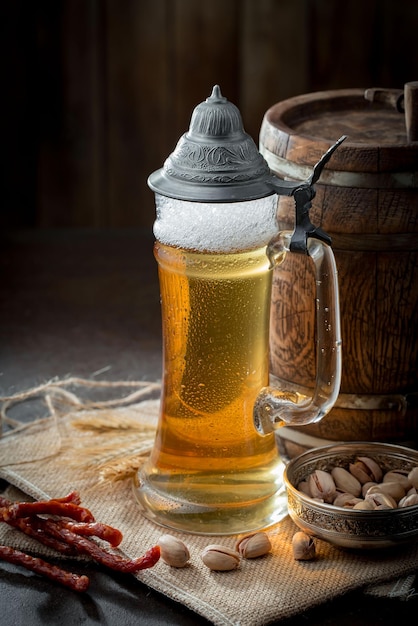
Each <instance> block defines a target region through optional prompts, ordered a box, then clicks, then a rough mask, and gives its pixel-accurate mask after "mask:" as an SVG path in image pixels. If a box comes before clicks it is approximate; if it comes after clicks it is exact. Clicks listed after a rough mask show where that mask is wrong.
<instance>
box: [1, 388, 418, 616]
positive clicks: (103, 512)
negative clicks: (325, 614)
mask: <svg viewBox="0 0 418 626" xmlns="http://www.w3.org/2000/svg"><path fill="white" fill-rule="evenodd" d="M101 385H102V383H97V382H94V385H92V384H91V383H90V381H86V385H85V381H82V380H80V379H68V380H66V381H51V382H50V383H48V384H46V385H45V386H41V388H37V389H36V390H31V391H29V392H26V394H23V399H24V400H26V399H29V398H32V397H34V394H35V392H36V393H38V394H39V393H40V394H41V395H43V396H45V397H47V396H49V399H47V400H45V405H46V406H47V409H48V414H47V415H46V416H42V417H41V418H39V420H38V421H35V423H34V424H27V425H25V426H23V427H22V428H21V427H20V426H21V425H20V424H14V423H11V422H10V421H9V417H10V416H9V414H8V409H10V408H11V407H12V406H15V404H14V403H15V401H17V396H13V397H11V398H4V399H3V400H4V402H5V403H6V404H7V406H6V410H5V411H4V412H3V420H4V419H7V422H6V426H7V428H8V429H10V430H13V431H14V432H11V434H8V435H5V436H4V437H3V438H2V439H0V477H2V478H4V479H6V480H7V481H8V482H9V483H10V484H11V485H13V486H14V487H16V488H18V489H20V490H21V491H22V492H23V493H24V494H27V495H29V496H31V497H33V498H44V497H60V496H63V495H64V494H66V493H68V492H69V491H72V490H78V491H79V492H80V495H81V498H82V502H83V504H84V505H85V506H87V507H88V508H89V509H90V510H91V511H92V512H93V514H94V515H95V516H96V518H97V519H99V520H101V521H104V522H107V523H108V524H111V525H114V526H116V527H118V528H119V529H120V530H121V531H122V533H123V537H124V539H123V542H122V544H121V546H120V548H121V551H122V552H123V553H124V554H126V555H127V556H129V557H136V556H139V555H140V554H142V553H143V552H144V551H145V550H146V549H147V548H149V547H150V546H152V545H155V544H156V543H158V540H159V537H160V536H161V534H164V533H165V532H167V531H166V530H163V529H161V528H159V527H158V526H156V525H154V524H153V523H152V522H150V521H148V520H147V519H146V518H145V517H144V516H143V515H142V513H141V511H140V509H139V506H138V504H137V502H136V500H135V497H134V493H133V489H132V481H131V479H130V478H128V477H127V476H128V475H125V476H124V478H125V479H123V480H114V477H112V476H110V477H109V476H108V477H107V478H105V477H104V476H103V475H102V476H101V475H100V468H101V465H100V458H102V460H103V458H104V457H103V455H104V451H105V448H106V447H107V450H108V452H109V450H110V453H111V452H112V447H116V446H115V445H114V443H115V441H116V440H118V441H119V444H118V446H119V452H121V455H120V459H119V460H121V459H122V458H124V455H125V458H128V457H127V456H126V450H127V449H128V447H127V445H125V444H127V441H128V438H129V440H130V443H132V442H133V441H134V442H135V438H136V439H137V441H136V445H137V447H138V449H140V450H142V453H140V455H139V456H141V454H142V455H143V456H144V455H146V454H147V453H148V451H149V449H150V446H151V445H152V443H151V442H152V438H153V436H154V432H155V425H156V421H157V419H158V409H159V401H158V397H157V398H155V397H154V394H157V395H158V390H159V385H158V384H157V383H142V382H141V383H127V384H126V385H125V384H122V385H120V384H119V383H113V384H112V386H113V385H115V387H116V386H119V387H121V388H123V389H125V391H126V389H128V390H129V393H128V395H126V396H124V397H123V398H119V399H117V400H113V399H112V400H107V399H106V400H103V401H98V400H94V401H91V400H90V399H87V400H81V399H80V398H79V396H78V395H77V394H76V393H75V391H74V387H76V388H77V387H78V388H80V389H81V388H82V389H88V390H89V391H91V390H92V389H93V387H94V390H95V392H97V391H98V390H101V391H103V390H105V389H104V387H101ZM104 385H105V386H107V385H109V383H104ZM135 385H137V387H136V388H135ZM63 389H64V390H65V393H62V390H63ZM112 390H114V389H112ZM107 391H108V390H107ZM136 394H138V395H136ZM128 398H129V400H128ZM21 399H22V394H21ZM104 403H105V404H104ZM13 419H14V418H13ZM118 423H119V425H120V428H118V426H117V424H118ZM125 436H126V439H125V441H124V442H123V439H124V437H125ZM112 438H115V439H114V440H113V442H112ZM93 441H94V442H95V443H94V445H95V446H96V449H95V450H92V449H91V448H92V446H93ZM22 446H23V448H24V453H23V454H22V452H21V449H22ZM39 446H40V448H41V449H42V451H41V452H40V451H39ZM89 448H90V453H89V454H86V450H88V449H89ZM75 454H77V455H78V457H79V459H83V464H80V463H71V459H72V458H74V455H75ZM128 456H129V455H128ZM139 462H140V461H139ZM87 466H88V467H89V469H88V470H87V469H86V468H87ZM122 473H123V472H122ZM98 486H99V487H100V488H98ZM20 497H22V496H20ZM268 532H269V535H270V539H271V543H272V551H271V553H270V554H268V555H267V556H265V557H262V558H261V559H255V560H253V561H245V560H243V561H242V563H241V565H240V567H239V569H238V570H235V571H232V572H211V571H210V570H208V569H207V568H206V567H205V566H204V565H203V564H202V562H201V560H200V552H201V551H202V550H203V548H204V547H205V546H206V545H208V544H209V543H213V542H214V538H213V537H205V536H202V535H199V536H195V535H184V534H181V533H178V532H173V533H172V534H173V535H175V536H180V537H181V538H182V540H183V541H185V543H186V544H187V545H188V547H189V550H190V553H191V559H190V563H189V565H188V566H187V567H185V568H183V569H176V568H170V567H169V566H167V565H166V564H165V563H164V562H162V561H160V562H158V563H157V565H156V566H155V567H154V568H151V569H149V570H145V571H143V572H140V573H139V574H138V575H137V578H138V579H139V580H140V581H143V582H144V583H146V584H147V585H149V586H150V587H152V588H154V589H156V590H157V591H159V592H161V593H163V594H165V595H167V596H168V597H170V598H172V599H173V600H175V601H178V602H181V603H183V604H184V605H186V606H187V607H189V608H190V609H192V610H194V611H195V612H196V613H198V614H199V615H202V616H203V617H205V618H206V619H208V620H209V621H211V622H212V623H214V624H217V625H219V626H261V625H264V624H270V623H272V622H277V621H280V620H281V619H285V618H288V617H291V616H294V615H297V614H302V613H304V612H306V610H308V609H309V608H311V607H313V606H315V605H318V604H321V603H323V602H326V601H327V600H330V599H332V598H335V597H336V596H339V595H342V594H344V593H347V592H349V591H352V590H354V589H365V588H367V589H369V590H371V593H374V594H375V595H376V594H379V589H380V590H382V589H385V585H386V590H387V591H386V593H385V592H384V591H383V595H386V597H395V596H396V595H397V594H398V592H399V590H400V592H401V593H400V595H398V597H403V598H405V599H407V597H408V594H409V595H411V594H412V593H414V590H413V575H414V574H415V572H416V569H417V564H418V544H417V543H414V544H411V545H407V546H400V547H398V548H397V549H396V550H388V551H379V553H378V554H369V553H360V554H359V553H351V552H348V551H343V550H339V549H337V548H335V547H333V546H331V545H329V544H327V543H325V542H322V541H319V540H318V541H317V558H316V560H314V561H311V562H298V561H295V560H294V559H293V554H292V548H291V538H292V535H293V533H294V532H295V527H294V525H293V523H292V522H291V520H290V519H289V518H286V519H285V520H283V521H282V522H280V523H279V524H277V525H276V526H275V527H273V528H271V529H269V531H268ZM0 541H1V542H3V543H5V544H7V545H11V546H15V547H18V548H20V549H26V550H28V551H31V552H33V553H38V554H45V551H44V548H42V547H40V546H38V545H35V543H34V542H33V541H31V540H30V539H29V538H26V537H24V536H21V534H20V533H18V532H17V531H16V530H14V529H12V528H10V527H7V526H6V525H5V524H4V525H0ZM216 542H217V543H222V544H224V545H226V546H229V547H232V546H233V545H234V543H235V538H234V537H219V538H217V539H216ZM383 583H384V584H383ZM382 584H383V585H382ZM377 585H379V587H377Z"/></svg>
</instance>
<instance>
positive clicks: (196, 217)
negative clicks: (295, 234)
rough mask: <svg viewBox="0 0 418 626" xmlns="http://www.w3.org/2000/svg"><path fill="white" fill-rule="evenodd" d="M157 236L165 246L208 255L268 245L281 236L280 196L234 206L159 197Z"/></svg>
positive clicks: (232, 204) (157, 203) (231, 204)
mask: <svg viewBox="0 0 418 626" xmlns="http://www.w3.org/2000/svg"><path fill="white" fill-rule="evenodd" d="M156 208H157V219H156V221H155V223H154V235H155V237H156V238H157V239H158V241H160V242H161V243H164V244H167V245H170V246H176V247H179V248H184V249H187V250H198V251H202V252H203V251H205V252H235V251H237V250H252V249H255V248H259V247H261V246H265V245H267V243H268V242H269V241H270V239H271V238H272V237H273V236H274V235H276V234H277V231H278V225H277V220H276V209H277V195H276V194H273V195H271V196H268V197H267V198H260V199H257V200H248V201H245V202H233V203H227V204H226V203H213V204H212V203H211V204H209V203H205V202H185V201H183V200H176V199H173V198H167V197H166V196H161V195H159V194H157V195H156Z"/></svg>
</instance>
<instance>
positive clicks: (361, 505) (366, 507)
mask: <svg viewBox="0 0 418 626" xmlns="http://www.w3.org/2000/svg"><path fill="white" fill-rule="evenodd" d="M374 508H375V506H374V503H373V502H372V501H371V500H359V502H357V503H356V504H355V505H354V506H353V509H355V510H356V511H373V510H374Z"/></svg>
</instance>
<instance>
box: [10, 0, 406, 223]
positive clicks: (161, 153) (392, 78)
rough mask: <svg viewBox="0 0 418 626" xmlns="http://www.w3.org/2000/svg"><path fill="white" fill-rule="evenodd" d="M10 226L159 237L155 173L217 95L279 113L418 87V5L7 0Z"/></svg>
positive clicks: (248, 116) (400, 0) (247, 116)
mask: <svg viewBox="0 0 418 626" xmlns="http://www.w3.org/2000/svg"><path fill="white" fill-rule="evenodd" d="M0 14H1V23H2V31H3V32H2V37H1V41H2V48H3V50H2V67H3V71H2V76H1V79H2V87H3V89H2V97H1V100H2V109H3V112H2V116H1V120H2V126H1V127H2V132H1V140H2V154H3V160H4V163H3V165H2V168H1V171H2V177H3V183H2V200H3V207H2V211H1V219H0V226H2V227H3V228H4V227H8V228H15V227H23V228H34V227H36V228H67V227H79V228H132V227H133V228H138V227H143V228H150V226H151V224H152V222H153V219H154V206H153V196H152V193H151V192H150V191H149V190H148V187H147V185H146V179H147V176H148V174H149V173H150V172H151V171H153V170H154V169H156V168H158V167H160V166H161V165H162V163H163V161H164V159H165V157H166V156H167V155H168V154H169V153H170V152H171V151H172V150H173V148H174V145H175V143H176V141H177V139H178V138H179V137H180V135H181V134H182V133H183V132H185V130H187V128H188V125H189V119H190V114H191V112H192V110H193V108H194V107H195V105H196V104H198V103H199V102H201V101H202V100H204V99H205V98H206V97H207V96H208V95H209V94H210V91H211V88H212V85H213V84H215V83H219V84H220V85H221V89H222V91H223V93H224V95H225V96H227V97H228V99H229V100H231V101H232V102H234V103H235V104H237V105H238V107H239V108H240V110H241V113H242V116H243V119H244V124H245V127H246V130H247V131H248V132H249V133H250V134H251V135H252V136H253V137H254V139H255V140H256V142H258V133H259V129H260V125H261V120H262V117H263V114H264V112H265V111H266V109H267V108H268V107H270V106H271V105H272V104H274V103H275V102H278V101H280V100H283V99H285V98H288V97H292V96H295V95H299V94H302V93H308V92H312V91H316V90H324V89H325V90H326V89H334V88H345V87H362V88H363V87H364V88H366V87H371V86H384V87H396V88H402V87H403V84H404V83H405V82H407V81H411V80H417V79H418V52H417V50H418V47H417V43H416V34H417V32H418V1H417V0H344V1H343V0H205V1H199V0H28V1H25V0H8V2H2V3H1V8H0Z"/></svg>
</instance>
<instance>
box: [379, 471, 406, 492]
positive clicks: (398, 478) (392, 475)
mask: <svg viewBox="0 0 418 626" xmlns="http://www.w3.org/2000/svg"><path fill="white" fill-rule="evenodd" d="M383 482H384V483H393V482H399V483H400V484H401V485H402V486H403V487H404V488H405V491H406V490H407V489H409V488H410V487H412V485H411V482H410V480H409V478H408V472H404V471H403V470H391V471H390V472H387V473H386V474H385V475H384V476H383Z"/></svg>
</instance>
